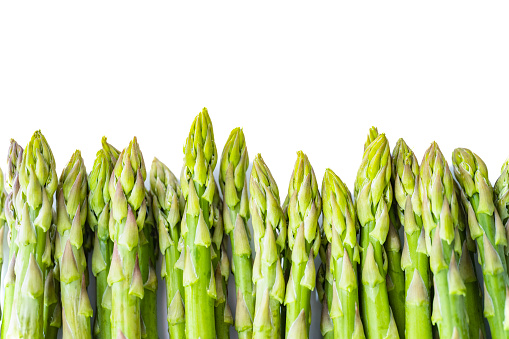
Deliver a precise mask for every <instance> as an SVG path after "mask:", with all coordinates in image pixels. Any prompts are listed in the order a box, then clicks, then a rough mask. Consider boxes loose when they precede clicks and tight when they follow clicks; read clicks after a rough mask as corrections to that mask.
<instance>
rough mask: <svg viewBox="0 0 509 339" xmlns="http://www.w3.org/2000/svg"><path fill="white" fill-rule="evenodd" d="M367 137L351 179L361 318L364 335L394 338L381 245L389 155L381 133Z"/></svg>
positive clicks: (389, 194)
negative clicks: (356, 222)
mask: <svg viewBox="0 0 509 339" xmlns="http://www.w3.org/2000/svg"><path fill="white" fill-rule="evenodd" d="M371 139H372V141H371V140H370V138H369V137H368V142H367V143H366V146H365V151H364V156H363V158H362V163H361V166H360V168H359V171H358V172H357V179H356V181H355V198H356V205H357V217H358V219H359V222H360V225H361V232H360V233H361V244H360V245H361V247H362V251H361V282H362V285H361V294H360V296H361V298H360V299H361V305H362V307H361V310H362V317H363V318H362V319H363V323H364V327H365V330H366V336H367V337H368V338H397V337H398V329H397V325H396V323H395V321H394V317H393V314H392V311H391V307H390V305H389V297H388V294H387V284H386V277H387V259H386V254H385V249H384V244H385V241H386V239H387V235H388V232H389V224H390V221H389V210H390V208H391V204H392V194H393V193H392V185H391V182H390V179H391V170H392V165H391V155H390V149H389V143H388V141H387V138H386V137H385V135H384V134H380V135H378V136H376V137H375V138H374V139H373V138H371ZM369 141H371V142H369Z"/></svg>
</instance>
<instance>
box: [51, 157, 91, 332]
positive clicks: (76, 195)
mask: <svg viewBox="0 0 509 339" xmlns="http://www.w3.org/2000/svg"><path fill="white" fill-rule="evenodd" d="M87 193H88V192H87V172H86V169H85V164H84V162H83V158H82V157H81V152H80V151H76V152H75V153H74V154H73V155H72V157H71V160H70V161H69V163H68V164H67V166H66V167H65V168H64V170H63V171H62V175H61V176H60V182H59V185H58V189H57V230H58V234H57V240H56V245H55V259H56V260H58V264H59V266H60V276H59V278H60V292H61V297H62V319H63V330H64V331H63V332H64V333H63V338H64V339H65V338H83V339H86V338H91V337H92V333H91V329H90V318H91V317H92V314H93V311H92V307H91V305H90V300H89V298H88V293H87V289H86V283H85V282H86V279H85V271H86V269H87V258H86V255H85V251H84V247H83V232H84V231H83V228H84V226H85V221H86V217H87V211H88V200H87Z"/></svg>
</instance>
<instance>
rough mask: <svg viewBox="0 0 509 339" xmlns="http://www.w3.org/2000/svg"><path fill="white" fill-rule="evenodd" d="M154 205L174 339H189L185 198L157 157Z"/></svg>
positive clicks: (152, 175)
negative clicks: (184, 254) (184, 255)
mask: <svg viewBox="0 0 509 339" xmlns="http://www.w3.org/2000/svg"><path fill="white" fill-rule="evenodd" d="M150 187H151V191H152V194H153V198H152V206H153V210H154V219H155V222H156V225H157V230H158V238H159V249H160V250H161V253H162V254H163V263H162V266H161V276H162V278H163V279H164V280H165V281H166V296H167V299H166V302H167V311H168V317H167V319H168V333H169V334H170V338H172V339H173V338H185V311H184V285H183V282H182V281H183V280H182V276H183V268H184V267H183V264H184V261H183V258H182V259H181V260H180V261H179V258H180V256H181V249H182V246H183V245H184V244H183V239H182V237H181V235H180V221H181V215H182V213H183V212H184V204H185V201H184V197H183V196H182V191H181V189H180V185H179V183H178V180H177V178H176V177H175V176H174V175H173V173H172V172H171V171H170V170H169V168H168V167H166V166H165V165H164V164H163V163H162V162H160V161H159V160H158V159H155V158H154V161H152V167H151V169H150Z"/></svg>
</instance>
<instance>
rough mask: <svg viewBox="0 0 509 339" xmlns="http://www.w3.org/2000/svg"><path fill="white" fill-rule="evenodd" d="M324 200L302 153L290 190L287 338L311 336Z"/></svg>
mask: <svg viewBox="0 0 509 339" xmlns="http://www.w3.org/2000/svg"><path fill="white" fill-rule="evenodd" d="M321 212H322V199H321V197H320V193H319V192H318V184H317V182H316V176H315V173H314V171H313V168H312V167H311V164H310V162H309V160H308V157H307V156H306V155H305V154H304V153H303V152H298V153H297V161H296V162H295V167H294V170H293V174H292V177H291V179H290V186H289V188H288V220H289V224H288V229H289V232H288V248H289V249H290V250H291V268H290V276H289V278H288V283H287V285H286V295H285V305H286V312H287V313H286V337H288V338H293V337H296V336H297V335H299V336H301V337H303V338H305V337H308V336H309V325H310V323H311V305H310V297H311V291H313V290H314V288H315V283H316V271H315V264H314V259H315V257H316V256H317V255H318V251H319V249H320V242H321V238H320V228H319V227H318V218H319V216H320V214H321Z"/></svg>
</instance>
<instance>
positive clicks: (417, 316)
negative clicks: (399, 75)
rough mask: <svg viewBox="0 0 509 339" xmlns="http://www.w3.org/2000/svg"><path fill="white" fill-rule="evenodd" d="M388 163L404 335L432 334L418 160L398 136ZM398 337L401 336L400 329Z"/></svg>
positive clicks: (423, 335)
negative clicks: (400, 234)
mask: <svg viewBox="0 0 509 339" xmlns="http://www.w3.org/2000/svg"><path fill="white" fill-rule="evenodd" d="M392 163H393V172H392V184H393V187H394V198H395V200H396V203H395V204H393V206H394V211H395V214H396V216H397V219H396V220H395V221H396V222H398V223H399V224H400V225H402V226H403V229H404V243H403V254H402V257H401V267H402V269H403V270H404V271H405V283H404V286H405V308H404V310H405V314H404V315H405V337H406V338H432V337H433V333H432V326H431V293H430V284H431V279H430V270H429V259H428V249H427V247H426V238H425V232H424V229H423V227H422V210H421V202H420V198H419V164H418V162H417V158H416V157H415V155H414V153H413V152H412V150H411V149H410V148H409V147H408V145H407V144H406V143H405V141H404V140H403V139H399V140H398V142H397V143H396V146H395V147H394V151H393V153H392ZM398 326H399V324H398ZM398 329H399V327H398ZM400 332H401V331H400ZM400 337H403V336H402V335H401V333H400Z"/></svg>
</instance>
